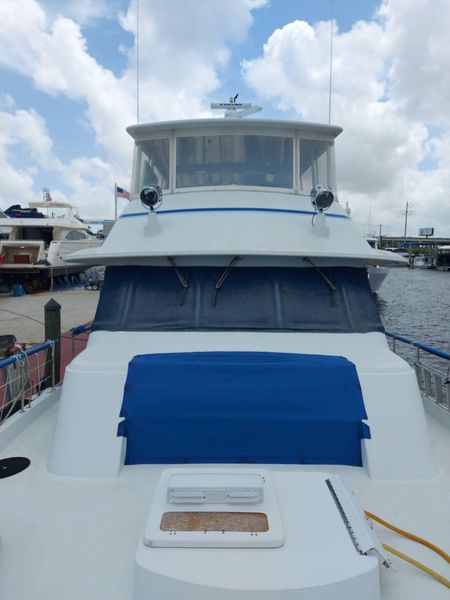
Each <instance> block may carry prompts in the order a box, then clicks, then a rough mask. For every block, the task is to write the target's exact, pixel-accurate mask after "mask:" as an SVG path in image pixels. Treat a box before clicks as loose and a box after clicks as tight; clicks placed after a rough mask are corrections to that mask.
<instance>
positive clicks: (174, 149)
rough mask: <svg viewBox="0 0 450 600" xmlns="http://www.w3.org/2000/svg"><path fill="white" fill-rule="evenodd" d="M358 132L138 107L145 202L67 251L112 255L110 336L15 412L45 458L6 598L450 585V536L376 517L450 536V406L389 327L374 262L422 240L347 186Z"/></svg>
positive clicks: (274, 595) (124, 598)
mask: <svg viewBox="0 0 450 600" xmlns="http://www.w3.org/2000/svg"><path fill="white" fill-rule="evenodd" d="M341 131H342V130H341V128H340V127H337V126H334V125H322V124H316V123H306V122H298V121H278V120H270V119H256V118H252V119H242V118H239V117H237V116H236V117H233V116H231V117H228V118H224V119H218V118H212V119H205V120H186V121H171V122H163V123H152V124H140V125H134V126H131V127H129V128H128V132H129V133H130V135H131V136H132V138H133V139H134V142H135V153H134V162H133V173H132V182H131V188H130V189H131V190H132V197H131V201H130V202H129V204H128V205H127V207H126V208H125V210H124V212H123V213H122V214H121V216H120V217H119V219H118V220H117V222H116V223H115V225H114V226H113V228H112V231H111V233H110V234H109V235H108V237H107V238H106V240H105V242H104V243H103V245H102V246H100V247H96V248H90V249H85V250H81V251H78V252H76V253H74V254H72V255H71V256H69V257H67V260H68V262H69V263H72V264H76V265H79V264H83V265H84V266H85V267H88V266H90V265H93V264H95V265H104V266H105V267H106V271H105V279H104V283H103V286H102V290H101V294H100V299H99V304H98V308H97V312H96V315H95V319H94V322H93V325H92V332H91V334H90V337H89V341H88V344H87V347H86V349H85V350H84V351H83V352H82V353H81V354H79V355H78V356H77V357H76V358H75V359H74V360H73V361H72V362H71V363H70V365H69V366H68V367H67V368H66V371H65V378H64V382H63V385H62V387H61V388H60V389H59V388H58V389H56V390H54V391H53V392H51V391H48V392H47V391H46V392H44V394H43V395H42V396H41V397H40V398H39V399H38V400H37V401H36V402H33V403H32V404H31V407H30V408H29V409H27V411H26V412H25V413H24V414H21V413H18V414H16V415H14V416H13V417H12V418H11V419H8V420H7V422H6V423H4V424H3V425H2V427H0V448H2V455H3V456H5V457H6V456H14V455H16V456H22V457H27V458H29V459H30V460H31V465H30V466H29V467H28V468H27V469H25V470H23V471H21V472H20V473H18V474H16V475H14V476H11V477H9V478H8V479H4V480H3V481H4V483H3V484H2V504H3V506H4V507H7V509H6V508H5V509H4V510H3V511H2V514H3V519H2V520H1V521H0V534H1V538H2V539H1V549H2V552H1V558H0V574H1V577H0V595H1V597H2V598H4V599H5V600H21V599H25V598H29V594H30V590H33V597H35V598H42V599H44V598H45V600H81V599H83V600H99V599H105V600H106V599H108V600H109V599H112V598H115V599H117V600H147V599H148V598H154V599H155V600H175V599H177V600H178V599H183V600H231V599H233V600H283V599H285V598H286V599H299V600H336V599H338V598H339V599H343V600H344V599H345V600H360V599H361V598H364V599H366V600H381V599H382V600H404V599H405V598H408V600H423V598H427V600H444V598H448V589H447V588H446V585H447V584H448V579H445V575H446V573H445V571H446V569H447V577H448V564H447V563H446V562H445V561H446V560H448V554H446V553H445V551H444V550H442V549H441V550H440V554H441V555H440V556H439V555H438V554H436V553H433V552H432V551H431V550H430V548H427V547H426V546H424V545H418V544H416V543H415V542H414V541H412V540H411V539H408V538H406V537H401V536H399V535H398V533H395V534H394V533H393V532H392V531H391V530H390V529H384V528H382V527H381V526H380V525H379V523H378V520H377V519H378V518H379V519H381V522H388V523H393V525H394V526H395V527H397V528H399V529H400V530H407V531H410V532H413V533H415V534H416V535H417V536H420V537H421V538H422V537H423V538H427V539H428V540H431V542H432V544H434V545H432V544H431V543H428V546H432V548H433V549H436V546H439V547H445V545H448V540H449V539H450V519H449V518H448V517H449V506H450V476H449V474H450V463H449V456H450V453H449V448H450V444H449V439H450V438H449V431H448V427H450V418H449V414H448V410H447V412H446V411H444V409H443V408H441V407H434V408H433V410H432V408H429V407H428V406H427V413H426V412H425V408H424V403H423V400H422V397H421V393H420V390H419V387H418V383H417V379H416V374H415V372H414V370H413V369H412V368H411V367H410V366H409V365H408V364H407V363H406V362H404V361H403V360H402V359H401V358H399V357H398V356H397V355H395V354H394V353H393V352H392V351H391V350H390V348H389V345H388V341H387V337H386V335H385V331H384V328H383V325H382V323H381V321H380V317H379V313H378V309H377V306H376V303H375V300H374V297H373V294H372V293H371V290H370V286H369V281H368V278H367V266H370V265H372V264H375V265H378V264H386V265H389V264H393V263H395V262H399V261H400V262H401V261H403V259H402V258H401V257H398V256H396V255H395V254H393V253H385V252H382V251H380V250H377V249H374V248H371V247H370V246H369V245H368V244H367V242H366V240H365V239H364V237H363V236H362V235H361V233H360V232H359V231H358V228H357V227H356V225H355V224H354V223H353V222H352V220H351V218H349V216H348V215H347V214H346V212H345V210H344V208H343V206H342V203H341V202H340V200H339V195H338V190H337V186H336V179H335V154H334V148H335V138H336V137H337V136H338V135H339V134H340V133H341ZM428 411H429V412H428ZM2 428H3V429H2ZM397 531H398V530H397ZM422 541H423V540H422ZM438 550H439V548H438ZM395 552H396V553H397V554H399V553H400V555H402V556H405V555H409V556H413V557H414V559H415V560H418V561H419V562H421V563H422V562H423V563H425V565H426V567H427V569H428V571H427V572H423V570H420V569H417V568H415V567H414V566H412V565H411V564H408V563H407V562H402V560H401V559H400V558H398V556H396V555H395ZM430 569H431V571H430ZM430 573H434V575H431V574H430ZM436 577H437V578H439V577H440V580H438V579H436Z"/></svg>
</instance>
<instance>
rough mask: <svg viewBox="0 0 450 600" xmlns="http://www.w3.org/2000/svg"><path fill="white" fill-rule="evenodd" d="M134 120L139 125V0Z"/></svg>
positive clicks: (137, 0)
mask: <svg viewBox="0 0 450 600" xmlns="http://www.w3.org/2000/svg"><path fill="white" fill-rule="evenodd" d="M136 120H137V124H138V125H139V0H136Z"/></svg>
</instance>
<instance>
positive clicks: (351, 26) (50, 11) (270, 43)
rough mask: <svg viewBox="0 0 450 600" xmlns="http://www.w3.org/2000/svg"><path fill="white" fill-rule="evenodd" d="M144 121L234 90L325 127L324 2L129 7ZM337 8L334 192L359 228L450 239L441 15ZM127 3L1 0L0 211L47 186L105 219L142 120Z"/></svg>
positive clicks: (392, 1)
mask: <svg viewBox="0 0 450 600" xmlns="http://www.w3.org/2000/svg"><path fill="white" fill-rule="evenodd" d="M139 3H140V4H139V10H140V15H141V20H140V32H141V33H140V35H141V43H140V53H141V98H140V102H141V115H142V119H141V120H144V121H153V120H160V119H167V118H189V117H197V116H207V115H208V110H209V109H208V107H209V102H210V101H211V100H222V99H225V98H227V97H228V95H229V94H231V93H233V94H234V93H236V92H239V94H240V99H241V100H251V101H254V102H257V103H259V104H260V105H262V106H263V108H264V112H263V113H261V116H262V117H264V116H267V117H274V116H275V117H279V118H300V119H305V120H312V121H326V119H327V116H328V115H327V110H328V70H329V62H328V58H329V38H330V15H331V0H271V1H269V0H228V1H227V2H224V1H223V0H139ZM433 4H434V10H433V14H434V15H436V14H440V19H439V20H437V19H435V18H434V17H432V15H430V14H429V13H430V11H429V7H428V6H427V3H426V2H423V1H422V0H379V1H374V0H334V3H333V5H334V6H333V12H334V19H335V30H334V37H333V39H334V68H333V82H334V85H333V89H334V94H333V111H332V121H333V122H336V123H337V124H341V125H343V126H344V134H343V135H342V136H341V137H340V138H339V139H338V142H337V154H338V177H339V183H340V185H339V190H340V198H341V201H343V202H344V203H345V202H346V201H348V202H349V203H350V205H351V207H352V212H353V216H354V218H355V219H357V220H358V221H359V222H361V224H365V225H367V221H368V220H369V219H370V220H371V221H372V225H373V226H374V227H378V225H379V224H382V225H383V227H384V228H385V231H388V232H390V233H399V232H400V231H402V224H403V216H402V211H403V208H404V204H405V202H406V200H408V201H409V202H410V204H412V206H413V210H412V214H411V218H410V227H411V230H410V231H411V233H415V232H416V230H417V229H418V227H426V226H434V227H436V230H437V232H438V233H441V234H448V235H450V206H449V202H448V201H447V194H446V189H447V186H448V185H450V175H449V172H450V171H449V169H448V166H449V165H448V164H447V163H448V162H449V159H448V158H447V156H448V155H449V152H448V150H449V148H448V146H449V143H450V131H449V123H450V109H449V107H448V106H447V104H448V89H450V87H449V86H450V81H449V79H450V65H449V64H448V63H449V61H450V59H449V54H450V53H449V51H448V48H449V47H450V34H449V33H448V32H449V31H450V8H449V6H448V3H447V2H446V1H445V0H433ZM135 10H136V0H132V1H131V2H130V1H126V0H89V1H88V0H67V1H66V2H64V3H62V2H61V1H60V0H3V2H1V3H0V19H1V22H2V23H3V27H2V30H1V32H0V207H2V208H6V207H7V206H9V205H11V204H13V203H14V204H15V203H19V202H21V203H23V204H26V203H27V202H28V201H30V200H32V199H36V198H38V197H40V194H41V188H42V187H44V186H47V187H49V188H50V189H51V191H52V195H53V197H54V198H59V199H67V200H70V201H72V202H74V203H76V204H77V205H78V206H79V209H80V213H81V214H82V216H86V217H92V218H97V217H105V218H108V217H111V216H112V214H113V202H112V188H113V183H114V181H117V182H118V184H119V185H121V186H122V187H125V188H127V187H128V186H129V179H130V168H131V149H132V142H131V138H129V137H128V136H127V134H126V133H124V129H125V127H126V126H127V125H129V124H131V123H132V122H134V121H135V119H136V108H135V105H136V103H135V48H136V46H135Z"/></svg>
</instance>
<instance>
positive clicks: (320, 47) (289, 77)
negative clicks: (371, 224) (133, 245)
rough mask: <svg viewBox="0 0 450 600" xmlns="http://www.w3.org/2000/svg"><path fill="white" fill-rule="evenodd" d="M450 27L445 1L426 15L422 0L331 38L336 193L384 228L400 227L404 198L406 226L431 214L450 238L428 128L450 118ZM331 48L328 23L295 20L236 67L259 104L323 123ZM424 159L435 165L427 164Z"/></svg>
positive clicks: (401, 1)
mask: <svg viewBox="0 0 450 600" xmlns="http://www.w3.org/2000/svg"><path fill="white" fill-rule="evenodd" d="M436 5H438V6H436ZM438 14H439V18H437V15H438ZM437 21H439V22H437ZM449 31H450V11H449V8H448V5H447V3H446V2H445V0H436V2H433V10H432V11H431V10H430V6H429V3H426V2H423V1H419V0H416V1H415V2H411V1H410V0H385V1H384V2H383V3H382V4H381V6H380V8H379V10H378V13H377V16H376V18H375V19H374V20H372V21H368V22H366V21H360V22H358V23H355V24H354V25H353V27H352V29H351V30H350V31H348V32H346V33H343V34H341V33H339V32H338V31H335V34H334V62H333V97H332V122H336V123H339V124H340V125H343V127H344V133H343V134H342V135H341V137H340V138H338V140H337V143H336V146H337V162H338V174H339V181H340V192H341V194H340V196H341V199H342V200H344V202H345V201H349V202H350V204H351V206H352V210H353V215H354V216H355V217H356V218H359V219H360V220H366V221H367V219H368V217H369V214H371V218H372V220H374V221H375V222H380V223H383V224H389V225H390V231H391V233H393V232H394V231H395V230H397V231H399V230H400V229H401V225H402V219H403V217H402V211H403V209H404V204H405V202H406V200H407V199H409V200H410V201H412V203H413V204H414V205H415V210H414V213H413V216H412V217H411V221H410V222H411V231H415V230H416V229H417V227H418V226H422V223H423V221H422V219H425V218H427V219H428V215H430V213H431V214H434V215H435V216H434V217H430V218H431V219H433V218H434V219H435V220H436V226H437V229H439V231H440V232H441V233H444V232H446V233H447V234H450V206H449V203H448V202H447V201H446V197H445V189H447V187H448V185H447V184H450V178H449V177H448V175H447V172H448V171H447V169H445V168H444V166H443V164H442V157H443V152H444V149H443V147H442V144H441V143H440V140H439V138H437V140H434V141H433V142H432V143H430V137H429V125H431V124H434V125H438V126H439V127H441V128H444V130H445V128H446V127H447V126H448V125H449V124H450V105H449V103H448V97H447V96H448V89H450V87H449V86H450V34H449ZM329 49H330V23H329V22H328V23H323V22H321V23H317V24H315V25H310V24H308V23H306V22H303V21H295V22H293V23H289V24H288V25H286V26H285V27H283V28H282V29H278V30H276V31H275V32H274V33H273V34H272V35H271V36H270V38H269V39H268V40H267V43H266V44H265V45H264V48H263V53H262V55H261V56H260V57H258V58H255V59H253V60H248V61H244V62H243V63H242V69H243V74H244V77H245V79H246V82H247V84H248V85H249V87H251V88H252V89H254V90H255V91H256V93H257V94H258V95H259V97H260V98H261V99H262V100H263V101H264V100H265V101H269V102H274V103H276V105H277V106H278V107H279V108H280V109H281V110H284V111H292V110H294V111H295V112H297V113H298V115H299V116H301V117H302V118H304V119H305V120H310V121H321V122H327V120H328V85H329ZM443 139H446V138H443ZM444 145H446V144H444ZM431 157H433V158H434V161H435V162H436V163H437V164H436V165H434V166H429V167H428V169H425V168H424V167H423V165H424V164H426V163H427V160H428V159H430V158H431ZM421 165H422V167H421ZM431 190H433V191H431ZM414 215H415V216H414Z"/></svg>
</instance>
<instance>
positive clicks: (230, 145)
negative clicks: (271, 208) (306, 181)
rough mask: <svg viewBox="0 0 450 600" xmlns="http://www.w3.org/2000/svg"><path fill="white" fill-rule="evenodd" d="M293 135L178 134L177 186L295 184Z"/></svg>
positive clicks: (283, 186) (285, 186) (282, 186)
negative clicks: (185, 135) (179, 135)
mask: <svg viewBox="0 0 450 600" xmlns="http://www.w3.org/2000/svg"><path fill="white" fill-rule="evenodd" d="M292 153H293V139H292V138H291V137H281V136H268V135H209V136H189V137H178V138H177V173H176V187H177V188H186V187H201V186H212V187H214V186H222V185H245V186H261V187H279V188H292V187H293V173H292V170H293V169H292V160H293V159H292Z"/></svg>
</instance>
